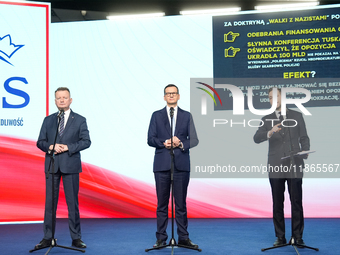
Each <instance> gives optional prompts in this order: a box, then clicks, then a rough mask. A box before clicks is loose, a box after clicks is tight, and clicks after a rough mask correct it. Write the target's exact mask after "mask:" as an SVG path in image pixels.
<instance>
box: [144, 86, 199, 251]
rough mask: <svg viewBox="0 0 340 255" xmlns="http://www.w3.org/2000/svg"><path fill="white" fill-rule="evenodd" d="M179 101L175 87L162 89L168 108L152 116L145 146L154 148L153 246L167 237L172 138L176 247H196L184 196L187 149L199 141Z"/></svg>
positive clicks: (188, 157) (187, 164) (191, 121)
mask: <svg viewBox="0 0 340 255" xmlns="http://www.w3.org/2000/svg"><path fill="white" fill-rule="evenodd" d="M179 99H180V95H179V91H178V88H177V86H175V85H173V84H169V85H167V86H166V87H165V88H164V100H165V101H166V102H167V106H166V107H164V108H163V109H161V110H159V111H155V112H154V113H153V114H152V117H151V121H150V126H149V131H148V145H150V146H152V147H155V148H156V149H155V157H154V164H153V171H154V176H155V182H156V193H157V232H156V238H157V241H156V244H155V245H154V247H160V246H163V245H165V244H166V243H165V241H166V240H167V238H168V235H167V232H166V228H167V225H168V204H169V198H170V184H171V171H170V170H171V155H170V149H171V136H172V138H173V148H174V150H173V152H174V176H173V178H174V190H173V194H174V199H175V213H176V223H177V234H178V244H181V245H185V246H189V247H192V248H198V245H196V244H194V243H193V242H192V241H191V240H190V239H189V233H188V231H187V228H188V219H187V207H186V197H187V189H188V184H189V179H190V156H189V149H190V148H192V147H194V146H196V145H197V144H198V138H197V134H196V130H195V126H194V122H193V119H192V116H191V114H190V113H189V112H187V111H184V110H182V109H181V108H179V107H178V106H177V101H178V100H179ZM171 108H173V109H174V113H173V126H174V129H173V130H174V134H171V130H170V123H171V120H170V109H171Z"/></svg>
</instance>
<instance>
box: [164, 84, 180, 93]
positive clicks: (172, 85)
mask: <svg viewBox="0 0 340 255" xmlns="http://www.w3.org/2000/svg"><path fill="white" fill-rule="evenodd" d="M169 87H175V88H176V89H177V94H179V89H178V87H177V86H176V85H175V84H168V85H166V86H165V88H164V95H165V90H166V89H167V88H169Z"/></svg>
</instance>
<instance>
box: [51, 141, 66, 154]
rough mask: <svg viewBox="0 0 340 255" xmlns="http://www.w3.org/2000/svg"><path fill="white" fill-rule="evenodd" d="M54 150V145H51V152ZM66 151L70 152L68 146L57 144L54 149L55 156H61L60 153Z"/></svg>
mask: <svg viewBox="0 0 340 255" xmlns="http://www.w3.org/2000/svg"><path fill="white" fill-rule="evenodd" d="M52 149H53V144H52V145H50V147H49V150H50V151H51V150H52ZM65 151H68V147H67V145H66V144H59V143H56V144H55V147H54V154H59V153H63V152H65Z"/></svg>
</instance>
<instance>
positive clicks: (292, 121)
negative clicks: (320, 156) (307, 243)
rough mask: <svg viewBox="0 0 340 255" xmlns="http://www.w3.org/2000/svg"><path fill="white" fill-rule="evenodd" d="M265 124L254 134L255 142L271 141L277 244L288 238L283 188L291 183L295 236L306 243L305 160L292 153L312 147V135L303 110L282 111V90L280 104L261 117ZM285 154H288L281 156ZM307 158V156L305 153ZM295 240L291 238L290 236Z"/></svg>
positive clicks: (270, 167)
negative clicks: (303, 177) (286, 234)
mask: <svg viewBox="0 0 340 255" xmlns="http://www.w3.org/2000/svg"><path fill="white" fill-rule="evenodd" d="M269 101H270V103H271V104H273V90H272V89H270V90H269ZM262 121H263V125H262V126H260V127H259V128H258V130H257V132H256V134H255V135H254V141H255V143H261V142H264V141H267V140H268V142H269V152H268V166H267V170H268V172H269V181H270V185H271V190H272V199H273V222H274V227H275V234H276V237H277V239H276V241H275V242H274V246H279V245H283V244H286V243H287V240H286V238H285V220H284V211H283V205H284V191H285V182H287V185H288V191H289V197H290V203H291V214H292V219H291V220H292V225H291V228H292V238H294V242H295V244H298V245H304V241H303V239H302V234H303V228H304V217H303V207H302V176H303V168H304V162H303V157H301V156H291V155H293V154H296V153H297V152H300V151H308V150H309V147H310V145H309V138H308V135H307V130H306V125H305V122H304V120H303V117H302V114H301V113H299V112H296V111H293V110H290V109H287V112H286V116H283V115H281V90H280V89H277V107H276V110H275V112H273V113H272V114H269V115H267V116H265V117H263V118H262ZM283 157H288V158H286V159H282V158H283ZM305 158H306V157H305ZM291 241H292V239H291Z"/></svg>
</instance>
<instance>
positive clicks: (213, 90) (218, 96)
mask: <svg viewBox="0 0 340 255" xmlns="http://www.w3.org/2000/svg"><path fill="white" fill-rule="evenodd" d="M197 83H199V84H201V85H204V86H206V87H208V88H209V89H211V91H212V92H214V93H215V95H216V96H217V98H218V100H219V101H220V104H221V105H222V100H221V98H220V95H219V94H218V93H217V91H216V90H215V89H214V88H213V87H211V86H210V85H208V84H206V83H203V82H197ZM197 88H198V89H201V90H203V91H205V92H206V93H208V95H209V96H210V97H211V98H212V100H214V103H215V106H217V103H216V100H215V98H214V96H213V95H212V94H211V93H210V92H209V91H208V90H206V89H203V88H200V87H197Z"/></svg>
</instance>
